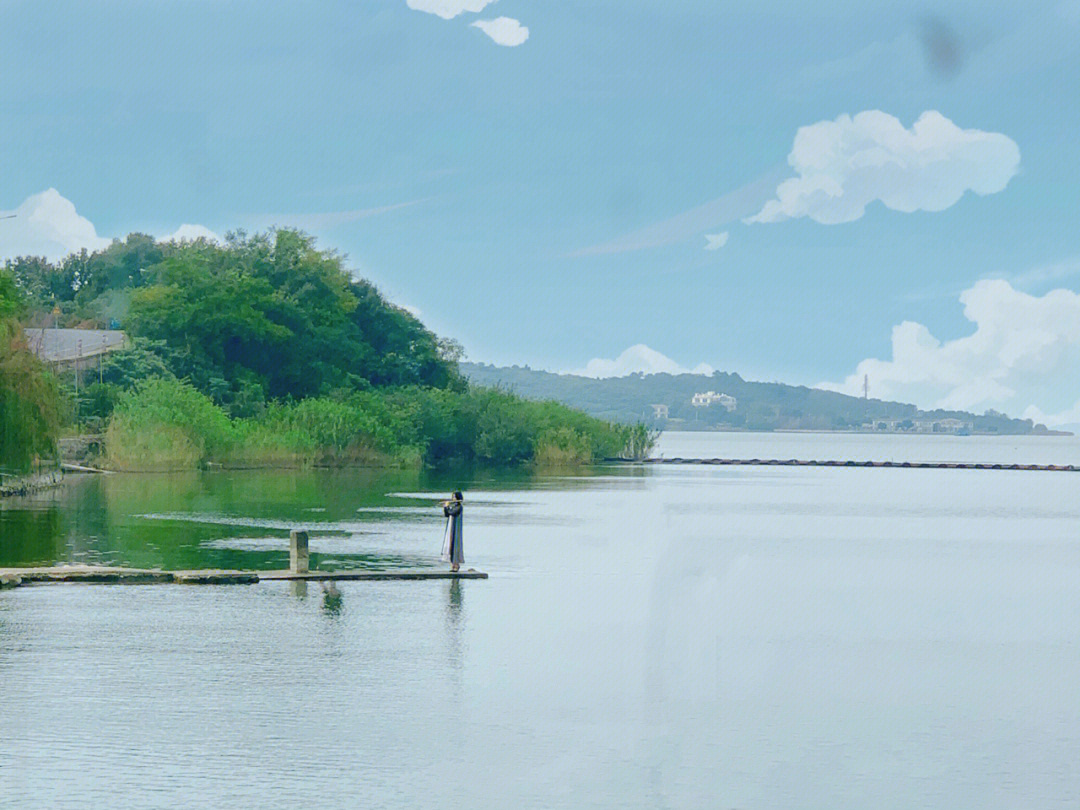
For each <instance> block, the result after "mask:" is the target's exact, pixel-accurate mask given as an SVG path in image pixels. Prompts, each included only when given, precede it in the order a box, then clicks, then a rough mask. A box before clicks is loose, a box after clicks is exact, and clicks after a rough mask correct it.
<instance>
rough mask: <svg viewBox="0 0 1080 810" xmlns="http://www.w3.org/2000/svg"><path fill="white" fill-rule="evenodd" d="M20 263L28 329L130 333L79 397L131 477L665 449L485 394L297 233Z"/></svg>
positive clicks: (82, 414)
mask: <svg viewBox="0 0 1080 810" xmlns="http://www.w3.org/2000/svg"><path fill="white" fill-rule="evenodd" d="M8 271H9V273H10V276H11V277H12V279H13V281H14V283H15V284H16V285H17V286H18V287H19V289H20V290H21V291H22V293H21V295H22V296H23V297H24V298H25V299H26V300H27V301H28V302H29V305H28V307H27V308H26V310H25V313H26V316H27V319H28V320H29V322H31V323H33V324H35V325H40V326H46V325H60V326H65V327H89V328H113V329H116V328H122V329H123V330H124V331H125V332H126V333H127V335H128V337H129V344H128V346H127V347H126V348H125V349H124V350H122V351H118V352H114V353H111V354H109V355H107V356H106V357H104V358H102V359H101V361H100V364H99V365H98V366H97V367H96V368H94V369H93V372H92V373H90V374H85V375H84V379H83V381H82V382H83V384H82V385H81V386H79V387H78V389H77V390H78V394H77V395H76V394H75V390H76V389H75V386H74V385H71V384H69V385H68V389H67V391H68V395H69V397H70V399H71V401H72V408H71V410H72V413H73V415H74V419H75V420H76V421H77V423H78V424H79V425H80V426H82V427H83V428H85V429H87V430H90V431H103V432H104V433H105V437H106V440H105V458H104V461H105V463H107V464H108V465H110V466H112V467H114V468H116V469H144V470H154V469H188V468H194V467H199V466H203V465H208V464H221V465H228V466H297V465H311V464H334V465H343V464H378V465H399V466H412V465H418V464H433V465H436V464H440V463H444V462H447V461H451V460H455V461H465V462H478V463H484V464H523V463H537V464H544V465H566V464H586V463H591V462H593V461H596V460H598V459H601V458H608V457H613V456H624V457H640V456H643V455H644V454H645V453H647V451H648V449H649V447H650V446H651V443H652V439H653V435H652V434H651V433H650V432H649V431H648V430H646V429H645V428H644V427H641V426H627V425H611V424H608V423H606V422H604V421H602V420H599V419H595V418H593V417H589V416H587V415H585V414H583V413H580V412H578V411H575V410H573V409H571V408H568V407H566V406H563V405H558V404H555V403H551V402H529V401H525V400H523V399H520V398H518V397H516V396H512V395H511V394H509V393H507V392H505V391H501V390H497V389H491V388H483V387H478V386H471V385H470V384H469V383H468V382H467V381H466V380H465V378H464V377H462V375H461V374H460V372H459V370H458V360H459V359H460V357H461V354H462V352H461V348H460V346H458V345H457V344H456V343H455V342H454V341H451V340H445V339H440V338H438V337H437V336H436V335H434V334H433V333H432V332H430V331H429V330H428V329H426V328H425V327H424V325H423V324H422V323H420V321H419V320H417V319H416V318H415V317H414V316H413V315H411V314H410V313H409V312H407V311H405V310H404V309H401V308H399V307H396V306H394V305H392V304H391V303H389V302H388V301H386V300H385V299H384V298H383V297H382V295H381V294H380V293H379V292H378V290H376V289H375V287H374V286H372V285H371V284H370V283H368V282H366V281H363V280H359V279H356V278H354V277H353V276H351V275H350V274H349V272H348V271H347V270H346V269H345V266H344V263H343V260H342V257H341V256H339V255H338V254H336V253H334V252H332V251H325V250H318V249H317V248H316V246H315V243H314V240H313V239H312V238H311V237H309V236H307V235H305V234H303V233H300V232H297V231H293V230H275V231H270V232H267V233H263V234H256V235H253V236H248V235H246V234H243V233H239V234H233V235H230V236H229V237H228V238H227V239H226V241H225V243H224V244H219V243H216V242H209V241H206V240H197V241H194V242H181V243H176V242H167V243H158V242H155V241H154V240H153V239H151V238H150V237H147V236H143V235H139V234H133V235H131V236H129V237H128V238H127V239H126V240H125V241H123V242H120V241H117V242H114V243H113V244H112V245H111V246H110V247H108V248H106V249H105V250H102V251H99V252H97V253H93V254H87V253H85V252H83V253H81V254H76V255H72V256H69V257H68V258H67V259H65V260H63V261H62V262H60V263H58V264H52V263H50V262H47V261H45V260H44V259H38V258H22V259H17V260H15V261H14V262H9V263H8ZM70 382H73V377H72V378H71V380H70ZM57 412H58V411H57Z"/></svg>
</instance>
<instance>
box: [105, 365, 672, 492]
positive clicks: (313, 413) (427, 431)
mask: <svg viewBox="0 0 1080 810" xmlns="http://www.w3.org/2000/svg"><path fill="white" fill-rule="evenodd" d="M652 441H653V436H652V435H651V434H650V433H649V431H647V430H646V429H645V428H644V427H643V426H640V425H639V426H626V425H612V424H609V423H607V422H603V421H601V420H599V419H594V418H592V417H590V416H587V415H585V414H583V413H580V412H578V411H574V410H572V409H570V408H567V407H566V406H563V405H559V404H557V403H553V402H528V401H525V400H522V399H519V398H518V397H515V396H513V395H512V394H508V393H506V392H503V391H498V390H493V389H484V388H470V389H467V390H465V391H449V390H445V389H433V388H421V387H403V388H388V389H379V390H375V391H363V392H354V393H351V394H348V395H346V396H343V397H340V398H331V397H311V398H308V399H304V400H301V401H299V402H295V403H287V404H278V403H274V404H271V405H269V406H267V407H266V408H265V409H264V410H263V411H262V412H261V413H259V414H258V415H255V416H251V417H246V418H230V417H229V416H228V414H227V413H226V412H225V411H224V410H223V409H222V408H221V407H220V406H218V405H216V404H214V402H213V401H212V400H211V399H210V398H209V397H207V396H205V395H204V394H202V393H200V392H199V391H198V390H196V389H195V388H194V387H193V386H191V385H189V384H187V383H184V382H180V381H177V380H174V379H165V378H153V379H149V380H146V381H145V382H143V383H141V384H139V385H137V386H136V387H135V388H134V389H133V390H131V391H129V392H128V393H126V394H125V395H124V396H123V397H122V398H121V399H120V401H119V402H118V403H117V406H116V408H115V410H114V411H113V414H112V418H111V420H110V422H109V426H108V430H107V431H106V440H105V447H106V450H105V459H104V462H105V464H106V465H107V466H108V467H110V468H112V469H117V470H143V471H158V470H185V469H196V468H199V467H204V466H207V465H212V464H219V465H222V466H227V467H302V466H311V465H327V466H403V467H413V466H419V465H421V464H433V465H434V464H439V463H442V462H448V461H461V462H479V463H485V464H498V465H516V464H537V465H544V466H565V465H582V464H590V463H593V462H595V461H597V460H600V459H603V458H610V457H625V458H640V457H643V456H644V455H645V454H646V453H647V452H648V450H649V449H650V448H651V446H652Z"/></svg>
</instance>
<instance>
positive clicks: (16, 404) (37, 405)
mask: <svg viewBox="0 0 1080 810" xmlns="http://www.w3.org/2000/svg"><path fill="white" fill-rule="evenodd" d="M22 308H23V297H22V295H21V293H20V292H19V290H18V288H17V287H16V286H15V282H14V279H13V278H12V277H11V275H10V274H9V273H7V272H5V271H4V270H2V269H0V470H6V471H9V472H25V471H26V470H28V469H29V468H30V467H32V466H33V464H34V462H35V460H38V459H40V458H48V457H51V456H53V455H54V454H55V449H56V432H57V427H58V425H59V422H60V419H59V403H60V400H59V397H58V393H57V389H56V384H55V381H54V380H53V378H52V376H51V375H50V374H49V373H48V371H46V369H45V368H44V366H42V364H41V363H40V362H39V361H38V360H37V359H36V358H35V357H34V356H33V355H32V354H31V353H30V352H29V350H28V349H27V346H26V340H25V337H24V335H23V331H22V328H21V326H20V324H19V321H18V320H17V316H18V315H19V314H20V313H21V311H22Z"/></svg>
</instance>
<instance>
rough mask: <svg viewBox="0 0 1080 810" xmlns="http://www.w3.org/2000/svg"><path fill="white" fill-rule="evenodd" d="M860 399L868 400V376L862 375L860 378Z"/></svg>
mask: <svg viewBox="0 0 1080 810" xmlns="http://www.w3.org/2000/svg"><path fill="white" fill-rule="evenodd" d="M862 398H863V399H870V375H869V374H863V378H862Z"/></svg>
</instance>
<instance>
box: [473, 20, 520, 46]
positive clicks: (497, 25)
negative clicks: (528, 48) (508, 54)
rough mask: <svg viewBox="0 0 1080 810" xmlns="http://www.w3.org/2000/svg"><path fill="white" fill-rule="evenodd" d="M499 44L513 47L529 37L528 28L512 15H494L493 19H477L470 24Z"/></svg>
mask: <svg viewBox="0 0 1080 810" xmlns="http://www.w3.org/2000/svg"><path fill="white" fill-rule="evenodd" d="M472 27H473V28H479V29H480V30H481V31H483V32H484V33H485V34H487V35H488V36H489V37H491V38H492V39H493V40H495V42H497V43H498V44H499V45H505V46H506V47H508V48H513V47H516V46H518V45H520V44H521V43H522V42H524V41H525V40H527V39H528V38H529V29H528V28H526V27H525V26H524V25H522V24H521V23H520V22H518V21H517V20H515V19H514V18H512V17H496V18H495V19H494V20H477V21H476V22H474V23H473V24H472Z"/></svg>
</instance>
